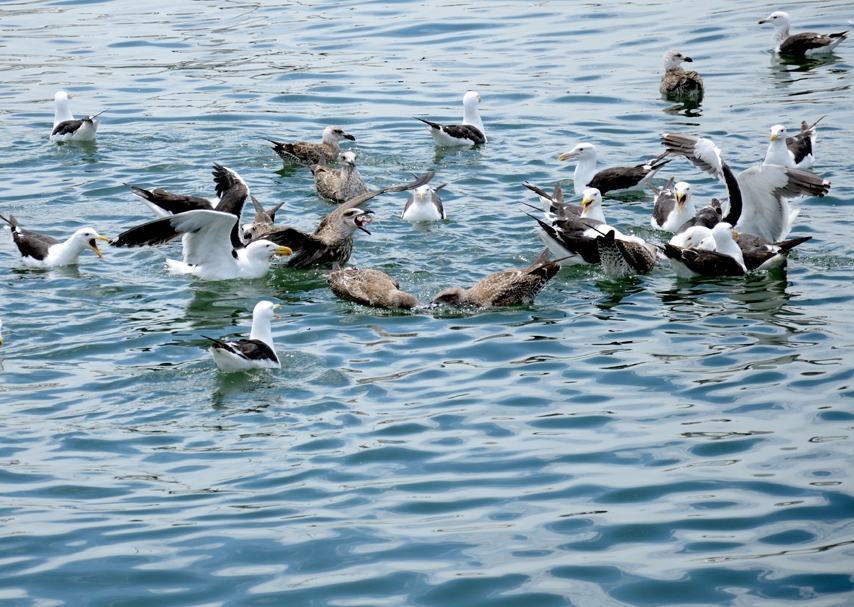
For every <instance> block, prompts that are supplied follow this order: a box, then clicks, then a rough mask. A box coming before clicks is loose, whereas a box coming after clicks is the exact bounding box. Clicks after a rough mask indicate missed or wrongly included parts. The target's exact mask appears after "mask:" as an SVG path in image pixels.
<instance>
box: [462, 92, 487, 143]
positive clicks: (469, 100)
mask: <svg viewBox="0 0 854 607" xmlns="http://www.w3.org/2000/svg"><path fill="white" fill-rule="evenodd" d="M478 103H480V95H478V94H477V92H475V91H469V92H468V93H466V94H465V95H463V124H469V125H471V126H473V127H476V128H477V129H479V130H480V132H481V133H482V132H483V121H482V120H481V119H480V112H479V111H478V109H477V104H478Z"/></svg>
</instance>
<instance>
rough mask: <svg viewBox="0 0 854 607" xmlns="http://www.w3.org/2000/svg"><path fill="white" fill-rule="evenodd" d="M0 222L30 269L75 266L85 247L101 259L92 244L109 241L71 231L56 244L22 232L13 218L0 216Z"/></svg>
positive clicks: (86, 230) (89, 232) (88, 232)
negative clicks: (66, 237) (66, 238)
mask: <svg viewBox="0 0 854 607" xmlns="http://www.w3.org/2000/svg"><path fill="white" fill-rule="evenodd" d="M0 219H2V220H3V221H5V222H6V223H8V224H9V225H7V226H5V228H6V231H7V232H8V233H9V235H10V236H11V237H12V242H13V243H15V246H16V247H18V252H19V253H20V254H21V258H22V259H23V261H24V263H25V264H26V265H28V266H30V267H34V268H50V267H54V266H67V265H73V264H76V263H78V262H79V258H80V253H82V252H83V250H84V249H86V248H87V247H88V248H90V249H92V250H93V251H94V252H95V254H96V255H97V256H98V257H103V256H102V255H101V251H100V250H98V243H97V242H96V241H98V240H104V241H108V240H109V239H108V238H105V237H103V236H99V235H98V233H97V232H96V231H95V230H93V229H92V228H82V229H80V230H77V231H76V232H74V234H72V235H71V238H69V239H68V240H66V241H65V242H60V241H59V240H57V239H56V238H53V237H52V236H47V235H46V234H38V233H37V232H31V231H30V230H25V229H24V228H22V227H21V224H19V223H18V220H17V219H15V216H14V215H9V219H6V218H5V217H3V216H2V215H0Z"/></svg>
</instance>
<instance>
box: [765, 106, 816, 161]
mask: <svg viewBox="0 0 854 607" xmlns="http://www.w3.org/2000/svg"><path fill="white" fill-rule="evenodd" d="M822 118H824V116H822V117H821V118H819V119H818V120H816V121H815V122H814V123H813V124H812V125H809V124H807V122H806V120H804V121H802V122H801V130H800V132H799V133H798V134H797V135H793V136H792V137H787V135H788V132H787V131H786V127H785V126H783V125H782V124H775V125H774V126H772V127H771V141H770V143H769V144H768V151H767V152H766V153H765V162H764V164H780V165H783V166H787V167H792V168H799V169H808V168H810V167H811V166H812V165H813V164H815V142H816V140H817V138H818V133H817V131H816V128H815V127H816V125H817V124H818V123H819V122H820V121H821V119H822Z"/></svg>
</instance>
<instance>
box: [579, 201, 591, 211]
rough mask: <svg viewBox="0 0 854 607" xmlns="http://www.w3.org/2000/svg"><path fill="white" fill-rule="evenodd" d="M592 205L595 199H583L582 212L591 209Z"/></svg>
mask: <svg viewBox="0 0 854 607" xmlns="http://www.w3.org/2000/svg"><path fill="white" fill-rule="evenodd" d="M592 204H593V199H592V198H583V199H582V200H581V210H582V211H586V210H587V209H589V208H590V206H591V205H592Z"/></svg>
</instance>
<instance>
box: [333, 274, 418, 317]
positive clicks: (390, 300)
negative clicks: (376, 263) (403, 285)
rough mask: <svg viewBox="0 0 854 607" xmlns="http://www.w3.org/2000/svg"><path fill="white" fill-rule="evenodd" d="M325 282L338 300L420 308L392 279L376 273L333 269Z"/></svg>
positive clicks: (371, 304)
mask: <svg viewBox="0 0 854 607" xmlns="http://www.w3.org/2000/svg"><path fill="white" fill-rule="evenodd" d="M327 282H328V283H329V288H330V289H332V292H333V293H335V295H337V296H338V297H340V298H341V299H346V300H348V301H354V302H356V303H359V304H362V305H364V306H371V307H373V308H387V309H390V310H393V309H397V308H402V309H406V310H409V309H412V308H416V307H419V306H422V305H423V304H422V303H421V302H420V301H418V299H417V298H416V297H415V296H414V295H410V294H409V293H404V292H403V291H401V290H400V285H399V284H398V282H397V281H396V280H395V279H393V278H392V277H391V276H389V275H388V274H385V273H383V272H380V271H379V270H358V269H356V268H347V269H345V270H337V271H334V272H332V273H331V274H330V275H329V278H328V279H327Z"/></svg>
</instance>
